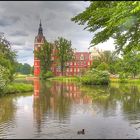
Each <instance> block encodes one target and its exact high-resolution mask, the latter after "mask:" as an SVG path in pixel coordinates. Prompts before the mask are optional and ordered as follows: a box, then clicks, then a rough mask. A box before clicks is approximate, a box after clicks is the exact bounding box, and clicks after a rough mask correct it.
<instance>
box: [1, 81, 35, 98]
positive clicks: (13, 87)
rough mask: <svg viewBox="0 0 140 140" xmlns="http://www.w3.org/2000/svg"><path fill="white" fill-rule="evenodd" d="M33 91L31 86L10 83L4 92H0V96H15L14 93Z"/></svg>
mask: <svg viewBox="0 0 140 140" xmlns="http://www.w3.org/2000/svg"><path fill="white" fill-rule="evenodd" d="M31 91H33V85H32V84H25V83H12V84H9V85H7V87H6V88H5V90H4V91H2V92H0V95H1V96H3V95H8V94H15V93H25V92H31Z"/></svg>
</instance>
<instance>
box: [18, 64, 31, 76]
mask: <svg viewBox="0 0 140 140" xmlns="http://www.w3.org/2000/svg"><path fill="white" fill-rule="evenodd" d="M16 65H17V67H16V72H18V73H21V74H32V67H31V66H30V65H29V64H27V63H24V64H22V63H18V62H17V64H16Z"/></svg>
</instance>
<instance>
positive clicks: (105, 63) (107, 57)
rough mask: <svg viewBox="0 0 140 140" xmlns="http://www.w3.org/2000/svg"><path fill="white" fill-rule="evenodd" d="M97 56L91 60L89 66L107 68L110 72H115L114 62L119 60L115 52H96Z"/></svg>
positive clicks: (100, 68)
mask: <svg viewBox="0 0 140 140" xmlns="http://www.w3.org/2000/svg"><path fill="white" fill-rule="evenodd" d="M98 53H99V56H98V57H97V58H96V59H94V60H93V62H92V66H91V68H95V69H96V68H97V69H99V70H108V71H109V72H110V73H111V74H115V73H117V69H116V63H118V61H119V60H120V58H119V57H118V55H117V54H116V53H115V52H111V51H103V52H98Z"/></svg>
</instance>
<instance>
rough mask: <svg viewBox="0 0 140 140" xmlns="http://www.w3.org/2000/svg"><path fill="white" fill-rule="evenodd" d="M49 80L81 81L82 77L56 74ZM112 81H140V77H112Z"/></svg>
mask: <svg viewBox="0 0 140 140" xmlns="http://www.w3.org/2000/svg"><path fill="white" fill-rule="evenodd" d="M47 80H56V81H77V82H79V81H80V77H76V76H74V77H72V76H70V77H69V76H56V77H52V78H48V79H47ZM110 83H140V79H125V80H123V81H122V80H120V79H119V78H110Z"/></svg>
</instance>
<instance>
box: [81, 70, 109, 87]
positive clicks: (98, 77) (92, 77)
mask: <svg viewBox="0 0 140 140" xmlns="http://www.w3.org/2000/svg"><path fill="white" fill-rule="evenodd" d="M80 81H81V83H83V84H88V85H106V84H108V83H109V81H110V80H109V73H108V72H107V71H99V70H96V69H92V70H89V71H87V72H86V73H85V75H84V76H82V77H81V78H80Z"/></svg>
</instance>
